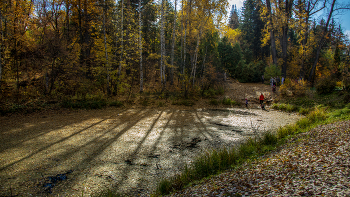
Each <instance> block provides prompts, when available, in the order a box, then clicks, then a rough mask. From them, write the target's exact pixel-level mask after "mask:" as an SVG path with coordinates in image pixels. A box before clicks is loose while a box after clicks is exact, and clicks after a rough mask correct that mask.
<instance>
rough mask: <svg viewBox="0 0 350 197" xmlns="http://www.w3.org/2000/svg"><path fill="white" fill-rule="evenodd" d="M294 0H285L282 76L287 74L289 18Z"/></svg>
mask: <svg viewBox="0 0 350 197" xmlns="http://www.w3.org/2000/svg"><path fill="white" fill-rule="evenodd" d="M293 1H294V0H286V1H285V8H284V10H285V14H286V19H285V21H284V25H283V27H282V56H283V65H282V76H283V77H284V78H286V76H287V66H288V65H287V63H288V31H289V19H290V18H291V16H292V6H293Z"/></svg>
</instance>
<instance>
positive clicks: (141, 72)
mask: <svg viewBox="0 0 350 197" xmlns="http://www.w3.org/2000/svg"><path fill="white" fill-rule="evenodd" d="M138 10H139V46H140V92H143V69H142V31H141V29H142V23H141V11H142V10H141V0H139V7H138Z"/></svg>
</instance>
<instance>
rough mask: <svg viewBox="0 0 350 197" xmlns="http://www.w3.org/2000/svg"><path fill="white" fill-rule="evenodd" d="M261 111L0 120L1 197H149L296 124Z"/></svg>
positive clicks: (141, 111) (116, 112) (292, 118)
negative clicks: (182, 174) (166, 181)
mask: <svg viewBox="0 0 350 197" xmlns="http://www.w3.org/2000/svg"><path fill="white" fill-rule="evenodd" d="M299 118H300V116H298V115H296V114H289V113H282V112H278V111H262V110H260V109H240V108H225V109H204V108H202V109H193V108H186V109H185V108H182V109H169V108H164V109H162V108H158V109H154V108H135V109H115V108H109V109H104V110H94V111H86V110H78V111H62V112H60V113H58V112H51V113H46V114H39V113H38V114H30V115H13V116H8V117H0V125H1V127H0V196H15V195H18V196H46V195H49V196H51V195H54V196H82V195H83V196H91V195H94V194H99V193H100V192H102V191H106V190H108V189H109V190H117V191H118V192H121V193H128V194H130V195H133V196H135V195H140V196H149V195H150V193H151V192H152V191H153V190H154V189H155V187H156V185H157V183H158V181H160V180H161V179H162V178H166V177H170V176H173V175H175V174H176V173H179V171H180V170H181V169H182V168H183V167H184V165H185V164H189V163H191V161H192V160H193V159H194V158H195V157H196V156H197V155H199V154H201V153H203V152H204V151H206V150H210V149H213V148H220V147H224V146H226V147H232V146H235V145H237V143H239V141H240V140H242V139H244V138H246V137H250V136H254V135H256V134H258V133H261V132H264V131H267V130H276V129H277V128H278V127H280V126H284V125H286V124H289V123H294V122H296V121H297V120H298V119H299Z"/></svg>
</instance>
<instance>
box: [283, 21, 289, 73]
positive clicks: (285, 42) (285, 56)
mask: <svg viewBox="0 0 350 197" xmlns="http://www.w3.org/2000/svg"><path fill="white" fill-rule="evenodd" d="M288 30H289V28H288V24H285V26H284V27H283V28H282V31H283V34H282V56H283V65H282V76H283V77H284V78H286V76H287V61H288V52H287V47H288Z"/></svg>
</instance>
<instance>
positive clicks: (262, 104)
mask: <svg viewBox="0 0 350 197" xmlns="http://www.w3.org/2000/svg"><path fill="white" fill-rule="evenodd" d="M264 99H265V97H264V95H263V93H261V95H260V97H259V100H260V106H261V109H262V110H264V109H265V106H264Z"/></svg>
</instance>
